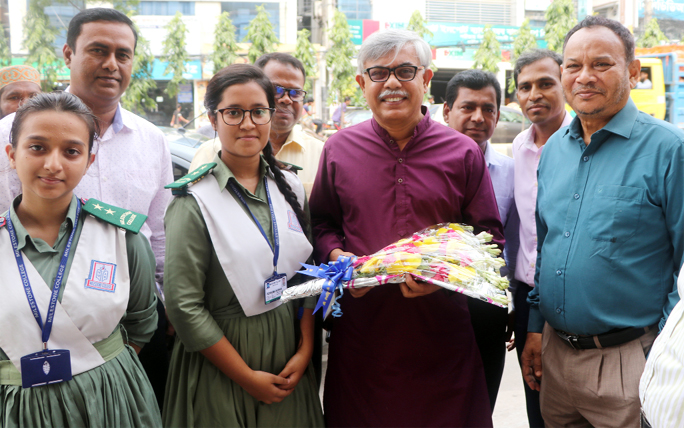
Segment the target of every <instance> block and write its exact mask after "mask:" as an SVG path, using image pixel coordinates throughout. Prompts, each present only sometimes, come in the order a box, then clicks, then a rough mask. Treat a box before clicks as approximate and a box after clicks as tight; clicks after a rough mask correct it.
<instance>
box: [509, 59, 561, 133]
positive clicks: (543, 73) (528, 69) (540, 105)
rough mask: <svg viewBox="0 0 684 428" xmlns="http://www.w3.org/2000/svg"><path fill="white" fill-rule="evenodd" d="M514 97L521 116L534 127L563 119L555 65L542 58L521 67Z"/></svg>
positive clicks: (557, 68)
mask: <svg viewBox="0 0 684 428" xmlns="http://www.w3.org/2000/svg"><path fill="white" fill-rule="evenodd" d="M517 96H518V101H519V102H520V109H521V110H522V112H523V114H525V116H526V117H527V118H528V119H529V120H530V122H532V123H534V124H537V125H542V124H544V123H547V122H552V121H553V120H554V119H556V118H558V117H559V116H560V115H565V108H564V104H565V100H564V99H563V87H562V86H561V80H560V66H559V65H558V63H557V62H556V61H554V60H553V59H552V58H543V59H540V60H539V61H535V62H533V63H532V64H530V65H526V66H525V67H523V68H522V69H521V70H520V74H519V75H518V92H517ZM563 117H564V116H563Z"/></svg>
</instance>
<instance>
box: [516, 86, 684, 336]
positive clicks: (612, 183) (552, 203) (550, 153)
mask: <svg viewBox="0 0 684 428" xmlns="http://www.w3.org/2000/svg"><path fill="white" fill-rule="evenodd" d="M538 183H539V193H538V195H537V213H536V218H537V238H538V246H537V270H536V273H535V285H536V287H535V288H534V289H533V290H532V291H531V292H530V294H529V297H528V302H530V305H531V307H530V321H529V325H528V329H529V331H531V332H538V333H540V332H541V331H542V327H543V325H544V320H546V321H547V322H548V323H549V324H550V325H551V327H553V328H555V329H559V330H563V331H566V332H568V333H572V334H588V335H593V334H602V333H606V332H608V331H610V330H613V329H617V328H625V327H645V326H650V325H653V324H656V323H660V327H661V328H662V326H663V324H664V322H665V319H666V318H667V316H668V315H669V313H670V311H671V310H672V308H673V307H674V305H675V304H676V303H677V301H678V300H679V296H678V295H677V288H676V283H677V276H678V273H679V268H680V266H681V265H682V253H683V252H684V189H683V188H682V186H683V185H684V132H682V131H681V130H680V129H678V128H676V127H675V126H673V125H671V124H669V123H667V122H664V121H662V120H658V119H655V118H653V117H651V116H649V115H647V114H645V113H642V112H639V111H638V110H637V108H636V105H635V104H634V102H632V100H631V99H630V100H629V101H628V102H627V105H626V106H625V107H624V108H623V109H622V110H621V111H620V112H618V113H617V114H616V115H615V116H614V117H613V118H612V119H611V120H610V122H608V124H607V125H606V126H605V127H604V128H603V129H600V130H599V131H596V132H595V133H594V134H593V135H592V136H591V144H589V145H588V146H586V145H585V143H584V140H583V138H582V128H581V123H580V121H579V118H577V117H576V118H575V119H573V121H572V123H571V124H570V126H569V127H567V128H563V129H561V130H560V131H558V132H556V133H555V134H554V135H553V136H552V137H551V138H550V139H549V141H548V142H547V143H546V146H545V148H544V151H543V153H542V155H541V160H540V162H539V170H538Z"/></svg>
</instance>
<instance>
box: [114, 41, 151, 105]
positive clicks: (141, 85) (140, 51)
mask: <svg viewBox="0 0 684 428" xmlns="http://www.w3.org/2000/svg"><path fill="white" fill-rule="evenodd" d="M138 34H140V32H139V31H138ZM153 66H154V55H152V50H151V49H150V42H149V41H147V39H145V38H144V37H142V36H140V35H139V36H138V46H137V47H136V49H135V57H134V58H133V72H132V74H131V83H130V84H129V85H128V89H126V92H125V93H124V95H123V97H121V104H122V105H123V106H124V108H125V109H127V110H130V111H133V112H136V113H138V114H140V115H145V109H147V110H154V109H155V108H156V107H157V102H156V101H155V100H154V98H152V97H150V96H149V92H150V91H152V90H154V89H156V88H157V83H156V82H155V81H154V79H152V67H153Z"/></svg>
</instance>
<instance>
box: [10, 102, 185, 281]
mask: <svg viewBox="0 0 684 428" xmlns="http://www.w3.org/2000/svg"><path fill="white" fill-rule="evenodd" d="M13 120H14V114H11V115H8V116H6V117H5V118H3V119H2V120H0V146H2V147H3V148H4V147H5V146H6V145H7V144H9V134H10V130H11V127H12V121H13ZM93 153H95V154H96V156H95V161H94V162H93V164H92V165H90V168H89V169H88V172H87V173H86V175H85V176H84V177H83V179H82V180H81V182H80V183H79V184H78V186H76V188H75V189H74V194H75V195H76V196H78V197H79V198H94V199H98V200H100V201H102V202H105V203H108V204H111V205H115V206H118V207H121V208H126V209H130V210H132V211H135V212H138V213H141V214H145V215H146V216H148V218H147V221H146V222H145V224H144V225H143V227H142V229H141V232H142V233H143V234H144V235H145V236H146V237H147V239H148V240H149V241H150V245H151V247H152V251H153V252H154V256H155V259H156V262H157V267H156V279H157V282H158V284H160V285H161V284H162V283H163V277H164V250H165V248H164V245H165V239H164V212H165V211H166V206H167V205H168V203H169V200H170V199H171V192H170V191H169V190H167V189H164V186H165V185H167V184H169V183H171V182H173V168H172V166H171V153H170V152H169V148H168V145H167V144H166V140H164V134H162V132H161V131H160V130H159V129H158V128H157V127H156V126H154V125H153V124H151V123H150V122H148V121H147V120H145V119H143V118H141V117H140V116H137V115H135V114H133V113H131V112H129V111H128V110H125V109H124V108H122V107H121V105H119V107H118V109H117V111H116V114H115V116H114V121H113V122H112V125H111V126H110V127H109V128H108V129H107V131H106V132H105V133H104V135H103V136H102V138H98V139H96V141H95V142H94V143H93ZM20 193H21V182H20V181H19V178H18V177H17V173H16V171H15V170H13V169H10V166H9V159H8V158H7V156H5V155H2V156H0V213H3V212H5V211H6V210H7V209H9V206H10V204H11V203H12V201H13V200H14V198H15V197H16V196H17V195H19V194H20Z"/></svg>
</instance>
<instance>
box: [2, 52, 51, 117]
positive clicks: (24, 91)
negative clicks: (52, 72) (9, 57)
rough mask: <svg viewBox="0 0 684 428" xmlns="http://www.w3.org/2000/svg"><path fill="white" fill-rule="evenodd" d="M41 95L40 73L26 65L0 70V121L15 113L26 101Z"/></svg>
mask: <svg viewBox="0 0 684 428" xmlns="http://www.w3.org/2000/svg"><path fill="white" fill-rule="evenodd" d="M39 93H41V89H40V73H39V72H38V70H36V69H35V68H33V67H31V66H28V65H10V66H8V67H3V68H0V119H2V118H3V117H5V116H7V115H8V114H10V113H14V112H15V111H17V109H18V108H19V107H21V105H22V104H24V102H26V100H28V99H29V98H31V97H32V96H34V95H36V94H39Z"/></svg>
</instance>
